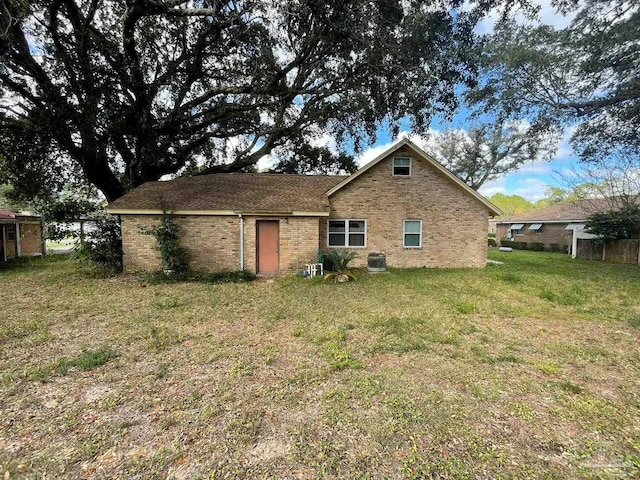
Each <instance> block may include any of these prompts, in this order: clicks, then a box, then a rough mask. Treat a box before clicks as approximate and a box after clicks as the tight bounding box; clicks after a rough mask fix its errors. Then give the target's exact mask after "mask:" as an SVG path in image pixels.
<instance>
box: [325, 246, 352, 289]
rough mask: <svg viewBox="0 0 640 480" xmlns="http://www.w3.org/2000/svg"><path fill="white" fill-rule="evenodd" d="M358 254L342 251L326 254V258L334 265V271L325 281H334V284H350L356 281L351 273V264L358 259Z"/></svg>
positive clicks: (327, 275)
mask: <svg viewBox="0 0 640 480" xmlns="http://www.w3.org/2000/svg"><path fill="white" fill-rule="evenodd" d="M359 256H360V255H358V254H357V253H356V252H347V251H341V250H332V251H331V252H329V253H327V254H326V257H327V258H328V259H329V260H330V261H331V263H332V265H333V271H332V272H329V273H327V274H326V275H325V276H324V279H325V280H333V281H334V282H348V281H350V280H354V278H355V277H354V276H353V275H352V274H351V272H350V271H349V264H350V263H351V262H352V261H353V260H354V259H356V258H358V257H359Z"/></svg>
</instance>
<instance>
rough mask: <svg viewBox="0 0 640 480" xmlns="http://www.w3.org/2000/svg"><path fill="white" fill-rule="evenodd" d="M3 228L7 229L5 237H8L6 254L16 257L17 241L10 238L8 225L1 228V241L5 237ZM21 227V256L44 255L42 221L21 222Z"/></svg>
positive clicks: (5, 246)
mask: <svg viewBox="0 0 640 480" xmlns="http://www.w3.org/2000/svg"><path fill="white" fill-rule="evenodd" d="M3 229H4V230H5V234H4V235H5V236H4V238H6V239H7V242H6V245H4V249H5V253H6V256H7V258H14V257H15V256H16V242H15V240H9V239H8V233H7V232H8V225H3V226H2V227H1V228H0V242H1V241H2V238H3V236H2V230H3ZM19 229H20V254H21V256H25V257H28V256H37V255H42V225H41V224H40V222H19ZM0 251H1V249H0ZM0 255H1V254H0ZM0 260H3V258H0Z"/></svg>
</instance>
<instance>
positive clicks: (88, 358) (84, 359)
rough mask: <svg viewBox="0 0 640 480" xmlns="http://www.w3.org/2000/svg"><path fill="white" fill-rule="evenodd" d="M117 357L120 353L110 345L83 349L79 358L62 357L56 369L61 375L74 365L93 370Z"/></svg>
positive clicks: (85, 369) (57, 362)
mask: <svg viewBox="0 0 640 480" xmlns="http://www.w3.org/2000/svg"><path fill="white" fill-rule="evenodd" d="M116 357H118V353H117V352H116V351H115V350H113V349H111V348H108V347H101V348H99V349H97V350H83V351H82V353H81V354H80V355H79V356H78V358H76V359H74V360H70V359H68V358H67V357H60V358H59V359H58V360H57V361H56V365H55V369H56V372H57V373H58V374H60V375H66V374H67V373H69V370H70V369H71V368H73V367H78V368H80V369H81V370H84V371H87V370H93V369H94V368H97V367H99V366H101V365H104V364H105V363H107V362H108V361H109V360H111V359H112V358H116Z"/></svg>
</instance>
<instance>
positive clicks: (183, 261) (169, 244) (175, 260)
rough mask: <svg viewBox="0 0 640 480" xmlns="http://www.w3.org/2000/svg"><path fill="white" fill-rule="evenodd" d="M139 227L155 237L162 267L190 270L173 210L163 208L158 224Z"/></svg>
mask: <svg viewBox="0 0 640 480" xmlns="http://www.w3.org/2000/svg"><path fill="white" fill-rule="evenodd" d="M139 228H140V230H141V231H142V232H143V233H145V234H147V235H153V236H154V237H155V239H156V242H157V249H158V250H159V251H160V257H161V259H162V267H163V269H164V270H165V271H166V272H186V271H187V270H189V262H188V255H187V250H186V249H185V248H184V247H183V246H182V245H180V226H179V225H178V223H177V222H176V219H175V217H174V215H173V214H172V213H171V212H168V211H166V210H164V209H163V210H162V217H160V224H159V225H158V226H156V227H153V228H147V227H143V226H140V227H139Z"/></svg>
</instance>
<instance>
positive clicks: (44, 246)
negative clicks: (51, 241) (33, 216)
mask: <svg viewBox="0 0 640 480" xmlns="http://www.w3.org/2000/svg"><path fill="white" fill-rule="evenodd" d="M40 249H41V251H42V256H43V257H44V256H45V255H46V254H47V240H46V239H45V238H44V220H42V219H41V220H40Z"/></svg>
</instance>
